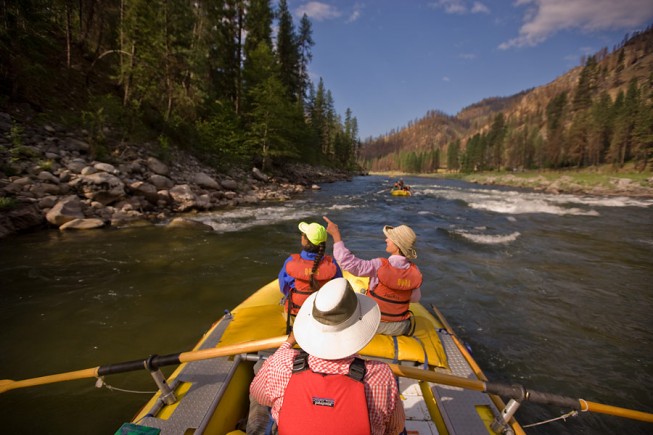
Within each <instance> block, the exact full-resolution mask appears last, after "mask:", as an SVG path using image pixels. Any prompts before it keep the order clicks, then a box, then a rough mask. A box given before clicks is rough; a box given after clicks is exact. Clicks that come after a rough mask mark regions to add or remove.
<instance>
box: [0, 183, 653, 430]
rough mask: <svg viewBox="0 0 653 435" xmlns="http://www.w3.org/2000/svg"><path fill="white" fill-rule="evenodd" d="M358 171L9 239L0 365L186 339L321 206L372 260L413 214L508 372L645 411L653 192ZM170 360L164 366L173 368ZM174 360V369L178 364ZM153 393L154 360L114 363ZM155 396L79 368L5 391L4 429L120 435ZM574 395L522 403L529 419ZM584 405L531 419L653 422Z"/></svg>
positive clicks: (455, 307) (248, 286)
mask: <svg viewBox="0 0 653 435" xmlns="http://www.w3.org/2000/svg"><path fill="white" fill-rule="evenodd" d="M393 181H394V180H390V179H387V178H385V177H379V176H371V177H357V178H355V179H354V180H353V181H352V182H339V183H334V184H328V185H323V186H322V190H320V191H316V192H307V193H305V194H303V195H302V196H300V197H298V198H296V199H294V200H292V201H289V202H285V203H269V204H266V205H263V206H259V207H255V208H237V209H234V210H228V211H221V212H214V213H208V214H197V215H192V216H191V217H192V218H194V219H196V220H199V221H201V222H204V223H206V224H208V225H210V227H212V229H213V231H208V232H198V231H187V230H168V229H165V228H163V227H151V228H145V229H143V228H139V229H122V230H115V229H108V230H99V231H91V232H66V233H59V232H58V231H55V230H53V231H49V232H40V233H35V234H28V235H20V236H16V237H10V238H8V239H3V240H1V241H0V328H1V329H2V331H3V332H2V334H1V335H0V378H1V379H24V378H31V377H35V376H40V375H45V374H52V373H60V372H67V371H71V370H77V369H83V368H88V367H95V366H98V365H102V364H108V363H113V362H119V361H126V360H131V359H140V358H144V357H146V356H148V355H150V354H155V353H156V354H167V353H175V352H180V351H184V350H188V349H191V348H192V347H193V346H194V344H195V343H196V341H197V340H198V339H199V338H200V336H201V334H202V333H203V332H204V331H206V330H207V329H208V328H209V327H210V326H211V324H212V323H213V322H214V321H216V320H217V319H219V318H220V317H221V316H222V314H223V312H224V310H225V309H230V308H233V307H234V306H235V305H237V304H238V303H239V302H240V301H241V300H243V299H244V298H245V297H246V296H248V295H249V294H251V293H253V292H254V291H255V290H256V289H258V288H259V287H260V286H262V285H263V284H266V283H267V282H269V281H270V280H272V279H274V278H275V277H276V274H277V272H278V270H279V268H280V267H281V265H282V263H283V261H284V259H285V258H286V257H287V256H288V254H290V253H291V252H294V251H296V250H298V248H299V247H298V244H299V236H298V230H297V223H298V222H299V221H301V220H318V221H320V220H321V217H322V216H323V215H327V216H329V217H330V218H331V219H332V220H333V221H335V222H336V223H337V224H339V225H340V228H341V231H342V233H343V237H344V240H345V242H346V244H347V246H348V247H349V248H350V249H352V251H353V252H354V253H356V254H357V255H358V256H360V257H362V258H373V257H375V256H381V255H384V249H385V242H384V236H383V233H382V231H381V229H382V227H383V225H386V224H387V225H398V224H402V223H404V224H408V225H410V226H411V227H412V228H413V229H414V230H415V232H416V233H417V235H418V243H417V251H418V259H417V260H416V262H417V264H418V265H419V266H420V268H421V270H422V272H423V273H424V275H425V283H424V286H423V288H422V292H423V300H422V302H423V303H425V304H426V305H430V304H436V305H437V306H438V307H439V309H440V310H441V311H442V312H443V313H444V315H445V316H446V317H447V319H448V320H449V322H450V323H451V324H452V326H453V328H454V329H455V330H456V331H457V332H458V333H459V335H460V336H461V337H462V338H463V339H464V340H465V341H466V342H467V343H468V344H469V345H470V347H471V348H472V351H473V354H474V356H475V358H476V360H477V361H478V363H479V365H480V366H481V367H482V368H483V369H484V370H485V372H486V374H487V376H488V377H489V378H490V379H491V380H493V381H498V382H509V383H520V384H523V385H525V386H526V387H529V388H532V389H535V390H538V391H544V392H551V393H557V394H561V395H566V396H572V397H580V398H584V399H587V400H591V401H594V402H598V403H607V404H611V405H616V406H622V407H626V408H632V409H638V410H643V411H647V412H653V392H651V388H650V386H651V379H653V369H652V364H651V360H652V359H653V351H652V349H653V347H652V343H651V342H652V339H653V332H652V331H653V317H652V307H653V255H652V253H653V201H652V200H648V199H632V198H631V199H629V198H613V197H611V198H608V197H585V196H576V195H549V194H544V193H534V192H531V191H526V190H516V189H509V188H496V187H491V188H489V187H488V188H486V187H480V186H477V185H473V184H468V183H463V182H457V181H443V180H437V179H429V178H410V177H408V178H405V181H406V182H407V183H409V184H411V185H412V186H413V188H414V191H415V192H416V194H415V195H414V196H413V197H392V196H390V194H389V188H390V187H391V185H392V182H393ZM164 371H165V370H164ZM168 372H169V371H168ZM106 382H107V383H108V384H110V385H112V386H114V387H117V388H123V389H129V390H139V391H148V390H149V391H152V390H153V383H152V381H151V379H150V378H149V377H148V375H147V374H145V373H130V374H125V375H115V376H111V377H108V378H107V379H106ZM148 397H149V395H143V394H135V393H134V394H132V393H124V392H119V391H111V390H109V389H106V388H101V389H97V388H96V387H95V385H94V380H92V379H89V380H79V381H72V382H64V383H58V384H52V385H48V386H40V387H34V388H29V389H20V390H13V391H10V392H7V393H4V394H1V395H0V422H1V425H2V426H1V429H0V432H2V433H27V434H31V433H48V434H88V433H107V434H109V433H114V432H115V430H116V429H117V428H118V427H119V426H120V425H121V424H122V423H123V422H126V421H129V420H131V418H132V417H133V415H134V414H135V413H136V412H137V411H138V410H139V409H140V407H141V406H142V405H143V404H144V403H145V401H146V400H147V398H148ZM566 411H567V410H560V409H557V408H555V407H553V408H552V407H545V406H540V405H534V404H524V405H523V406H522V407H521V409H520V410H519V411H518V413H517V418H518V419H519V420H520V422H521V423H522V424H529V423H534V422H538V421H541V420H545V419H549V418H552V417H556V416H559V415H561V414H563V413H564V412H566ZM652 431H653V426H652V425H650V424H644V423H637V422H633V421H630V420H627V419H623V418H618V417H612V416H605V415H598V414H590V413H585V414H582V415H579V416H578V417H575V418H572V419H569V420H567V421H566V422H556V423H553V424H548V425H544V426H539V427H536V428H532V429H527V432H528V433H533V434H548V433H561V434H623V433H629V434H633V433H634V434H638V433H641V434H644V433H651V432H652Z"/></svg>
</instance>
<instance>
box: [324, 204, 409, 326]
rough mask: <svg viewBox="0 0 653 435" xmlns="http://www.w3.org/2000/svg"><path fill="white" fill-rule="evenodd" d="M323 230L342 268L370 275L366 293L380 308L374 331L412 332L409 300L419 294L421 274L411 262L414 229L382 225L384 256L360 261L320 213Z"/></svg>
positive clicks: (404, 226)
mask: <svg viewBox="0 0 653 435" xmlns="http://www.w3.org/2000/svg"><path fill="white" fill-rule="evenodd" d="M324 220H325V221H326V222H327V224H328V225H327V228H326V231H327V232H328V233H329V234H331V237H333V256H334V257H335V259H336V261H337V262H338V264H339V265H340V267H342V269H343V270H346V271H348V272H350V273H352V274H353V275H356V276H368V277H370V284H369V288H368V291H367V295H368V296H369V297H371V298H372V299H374V300H375V301H376V302H377V303H378V304H379V307H380V309H381V322H380V323H379V328H378V331H377V333H379V334H385V335H412V333H413V331H414V329H415V324H414V320H413V317H412V313H411V312H410V309H409V308H410V303H411V302H418V301H419V300H420V298H421V296H422V293H421V290H420V286H421V285H422V273H421V272H420V271H419V268H418V267H417V266H416V265H415V264H414V263H413V262H412V261H411V260H413V259H415V258H417V252H415V241H416V239H417V237H416V236H415V232H414V231H413V230H412V229H411V228H410V227H409V226H407V225H399V226H397V227H392V226H389V225H386V226H385V227H383V233H384V234H385V236H386V239H385V241H386V249H385V251H386V252H387V253H388V254H390V257H388V258H374V259H372V260H363V259H360V258H358V257H356V256H355V255H354V254H352V253H351V251H349V249H347V247H346V246H345V243H344V242H343V241H342V236H341V234H340V230H339V228H338V225H336V224H335V223H333V222H332V221H331V220H329V218H327V217H326V216H324Z"/></svg>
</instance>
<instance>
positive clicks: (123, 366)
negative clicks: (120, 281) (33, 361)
mask: <svg viewBox="0 0 653 435" xmlns="http://www.w3.org/2000/svg"><path fill="white" fill-rule="evenodd" d="M287 338H288V336H287V335H282V336H279V337H273V338H266V339H263V340H257V341H251V342H248V343H239V344H233V345H230V346H223V347H217V348H209V349H202V350H195V351H189V352H181V353H176V354H170V355H156V356H151V357H149V358H147V359H142V360H134V361H125V362H120V363H114V364H107V365H102V366H98V367H93V368H88V369H82V370H77V371H73V372H66V373H59V374H56V375H48V376H41V377H39V378H31V379H24V380H22V381H12V380H9V379H5V380H0V393H4V392H5V391H9V390H15V389H17V388H27V387H34V386H37V385H45V384H53V383H55V382H64V381H72V380H76V379H88V378H96V377H99V376H105V375H112V374H117V373H126V372H133V371H136V370H142V369H146V368H148V369H152V370H156V369H157V368H159V367H164V366H169V365H176V364H180V363H187V362H192V361H201V360H205V359H211V358H218V357H222V356H230V355H237V354H240V353H247V352H257V351H259V350H264V349H272V348H275V347H279V346H281V343H283V342H284V341H286V339H287Z"/></svg>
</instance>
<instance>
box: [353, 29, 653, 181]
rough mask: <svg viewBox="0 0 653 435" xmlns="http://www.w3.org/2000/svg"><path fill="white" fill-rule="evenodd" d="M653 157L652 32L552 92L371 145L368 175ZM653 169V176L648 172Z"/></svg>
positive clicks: (597, 59) (432, 117)
mask: <svg viewBox="0 0 653 435" xmlns="http://www.w3.org/2000/svg"><path fill="white" fill-rule="evenodd" d="M652 154H653V28H648V29H647V30H645V31H643V32H640V33H636V34H633V35H632V36H630V37H628V36H626V38H624V42H623V43H622V44H620V45H619V46H617V47H615V48H614V49H613V50H612V51H611V52H608V49H607V48H604V49H602V50H600V51H599V52H597V53H595V54H594V55H592V56H588V57H587V58H586V59H584V61H583V66H579V67H577V68H574V69H572V70H571V71H569V72H568V73H566V74H564V75H563V76H561V77H559V78H558V79H556V80H554V81H553V82H551V83H549V84H547V85H544V86H540V87H537V88H533V89H529V90H525V91H523V92H520V93H519V94H516V95H513V96H510V97H503V98H502V97H496V98H488V99H485V100H483V101H481V102H479V103H476V104H473V105H471V106H469V107H467V108H465V109H463V110H461V111H460V113H458V114H457V115H456V116H448V115H446V114H443V113H440V112H437V111H431V112H429V113H427V114H426V116H424V117H423V118H421V119H419V120H416V121H414V122H412V123H410V124H409V125H407V126H406V127H405V128H402V129H401V130H398V131H392V132H390V133H388V134H386V135H383V136H381V137H377V138H372V139H368V140H366V141H365V142H364V143H363V144H362V146H361V152H360V156H359V161H360V163H361V164H362V165H363V166H364V167H365V168H366V169H369V170H373V171H388V170H400V171H405V172H416V173H419V172H434V171H436V170H438V169H448V170H454V171H456V170H461V171H463V172H473V171H481V170H503V169H508V170H517V169H538V168H542V169H544V168H565V167H588V166H594V165H601V164H606V163H607V164H612V165H614V166H615V167H616V168H619V167H623V166H624V165H625V164H626V163H627V162H632V163H633V164H634V166H635V168H637V169H638V170H645V169H647V166H648V165H650V162H649V161H650V159H651V155H652ZM649 169H650V168H649Z"/></svg>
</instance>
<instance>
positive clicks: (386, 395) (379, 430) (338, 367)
mask: <svg viewBox="0 0 653 435" xmlns="http://www.w3.org/2000/svg"><path fill="white" fill-rule="evenodd" d="M298 353H299V351H297V350H295V349H293V348H292V346H291V345H290V344H289V343H287V342H286V343H283V344H282V345H281V346H280V347H279V349H278V350H277V351H276V352H275V353H274V354H273V355H271V356H270V358H268V360H267V361H266V362H265V363H264V364H263V366H262V367H261V370H260V371H259V372H258V373H257V375H256V377H255V378H254V380H253V381H252V384H251V385H250V387H249V392H250V394H251V395H252V396H253V397H254V398H255V399H256V401H258V402H259V403H260V404H261V405H264V406H270V407H271V408H272V418H274V420H275V421H277V422H278V421H279V420H278V419H279V411H280V410H281V405H283V393H284V391H285V390H286V386H287V385H288V382H289V381H290V376H291V374H292V366H293V360H294V358H295V355H297V354H298ZM353 360H354V357H353V356H350V357H347V358H343V359H337V360H324V359H321V358H317V357H314V356H311V355H309V357H308V365H309V367H310V368H311V369H312V370H313V371H315V372H319V373H328V374H347V373H349V366H350V364H351V362H352V361H353ZM365 368H366V372H365V378H363V384H364V385H365V398H366V399H367V409H368V412H369V417H370V427H371V429H372V434H374V435H385V434H389V435H396V434H398V433H400V432H401V431H402V430H403V429H404V423H405V420H406V415H405V414H404V407H403V405H402V403H401V399H400V398H399V391H398V389H397V381H396V380H395V378H394V376H393V375H392V371H391V370H390V367H388V365H387V364H385V363H382V362H380V361H366V362H365Z"/></svg>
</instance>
